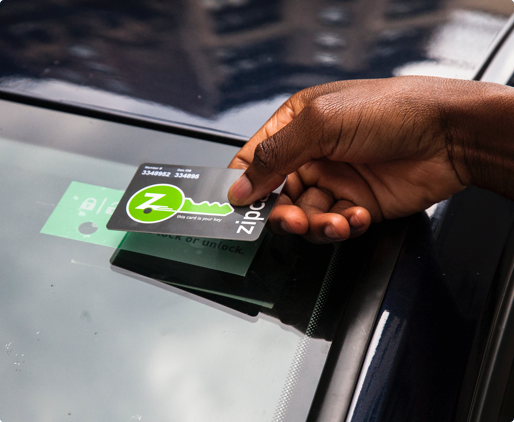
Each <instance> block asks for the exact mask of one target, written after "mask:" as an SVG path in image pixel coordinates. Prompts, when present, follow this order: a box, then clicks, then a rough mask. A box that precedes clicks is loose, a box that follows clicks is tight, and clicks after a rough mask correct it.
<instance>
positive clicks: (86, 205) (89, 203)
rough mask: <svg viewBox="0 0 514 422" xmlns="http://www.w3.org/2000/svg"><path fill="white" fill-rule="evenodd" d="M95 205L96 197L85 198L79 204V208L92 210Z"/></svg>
mask: <svg viewBox="0 0 514 422" xmlns="http://www.w3.org/2000/svg"><path fill="white" fill-rule="evenodd" d="M95 207H96V199H95V198H87V199H86V200H85V201H84V202H82V205H81V206H80V209H81V210H86V211H93V209H94V208H95Z"/></svg>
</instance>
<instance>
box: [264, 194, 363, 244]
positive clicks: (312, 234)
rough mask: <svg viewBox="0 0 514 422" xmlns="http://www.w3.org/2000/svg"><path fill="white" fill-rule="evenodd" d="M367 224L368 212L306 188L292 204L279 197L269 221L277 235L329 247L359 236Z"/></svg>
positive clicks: (284, 196) (286, 198) (286, 199)
mask: <svg viewBox="0 0 514 422" xmlns="http://www.w3.org/2000/svg"><path fill="white" fill-rule="evenodd" d="M370 224H371V217H370V215H369V212H368V211H367V210H366V209H365V208H362V207H356V206H355V205H354V204H353V203H351V202H350V201H346V200H340V201H335V200H334V199H333V197H331V196H330V195H329V194H327V193H325V192H323V191H321V190H319V189H316V188H310V189H308V190H307V191H305V192H304V193H303V194H302V195H301V197H300V198H298V200H297V201H296V202H295V205H293V202H292V201H291V199H290V198H289V197H288V196H286V195H281V197H280V203H279V204H277V205H276V206H275V209H274V210H273V213H272V214H271V216H270V218H269V226H270V229H271V231H273V232H274V233H277V234H286V233H293V234H301V235H304V237H305V238H306V239H307V240H309V241H311V242H314V243H331V242H335V241H341V240H346V239H348V238H352V237H356V236H360V235H361V234H363V233H364V232H365V231H366V230H367V229H368V228H369V226H370Z"/></svg>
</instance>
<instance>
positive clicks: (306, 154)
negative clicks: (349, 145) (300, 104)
mask: <svg viewBox="0 0 514 422" xmlns="http://www.w3.org/2000/svg"><path fill="white" fill-rule="evenodd" d="M312 113H316V115H317V116H318V118H317V119H316V118H313V117H312ZM326 117H327V116H325V115H324V114H323V113H321V112H313V111H311V106H310V105H309V106H308V107H305V108H304V109H303V111H302V112H301V113H300V114H299V115H298V116H297V117H296V118H295V119H294V120H293V121H292V122H291V123H289V124H288V125H287V126H285V127H284V128H282V129H281V130H280V131H278V132H277V133H276V134H274V135H272V136H271V137H269V138H268V139H266V140H264V141H263V142H261V143H260V144H258V145H257V147H256V148H255V151H254V156H253V160H252V162H251V163H250V165H249V167H248V168H247V169H246V172H245V173H244V174H243V175H242V176H241V177H240V178H239V179H238V180H237V181H236V182H235V183H234V184H233V185H232V187H231V188H230V190H229V192H228V198H229V200H230V202H231V203H232V204H234V205H247V204H250V203H252V202H255V201H256V200H257V199H259V198H262V197H263V196H265V195H267V194H268V193H269V192H271V191H273V190H274V189H276V188H277V187H278V186H280V185H281V184H282V183H283V181H284V179H285V178H286V176H287V175H288V174H289V173H292V172H294V171H296V170H297V169H298V168H300V167H301V166H302V165H304V164H305V163H307V162H309V161H311V160H314V159H317V158H321V157H323V156H324V155H326V152H327V150H330V143H332V142H337V137H336V138H334V137H330V136H328V137H327V138H323V139H320V134H319V133H316V134H315V133H314V132H319V131H320V130H321V128H322V126H323V125H324V124H325V121H326ZM313 139H315V140H316V142H311V140H313Z"/></svg>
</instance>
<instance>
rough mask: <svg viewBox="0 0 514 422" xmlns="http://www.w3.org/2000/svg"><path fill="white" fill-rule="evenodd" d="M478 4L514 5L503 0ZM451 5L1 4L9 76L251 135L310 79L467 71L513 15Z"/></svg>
mask: <svg viewBox="0 0 514 422" xmlns="http://www.w3.org/2000/svg"><path fill="white" fill-rule="evenodd" d="M466 3H467V2H466V1H464V2H463V3H462V4H459V5H460V7H462V8H466V7H468V6H466ZM469 7H472V5H470V6H469ZM481 8H482V9H483V10H485V11H489V12H490V13H491V14H494V15H497V16H501V15H502V14H503V15H504V16H505V15H508V14H510V13H511V12H512V5H511V4H510V3H508V2H504V1H502V0H491V1H488V2H485V3H484V4H481ZM452 10H454V9H452V7H451V5H449V4H448V2H447V1H444V0H416V1H411V0H409V1H406V0H394V1H391V0H379V1H378V2H377V5H376V7H375V8H374V13H373V14H370V13H369V8H368V7H367V6H366V5H365V4H364V3H362V2H344V4H338V5H334V4H333V2H330V1H328V0H321V1H312V0H297V1H295V3H294V7H292V6H291V5H290V4H289V3H287V2H285V1H282V0H281V1H275V0H274V1H271V0H265V1H263V0H237V1H236V0H205V1H201V2H199V1H183V2H179V3H177V2H161V1H158V0H150V1H146V2H139V3H130V2H129V3H127V2H122V1H111V2H110V3H109V7H108V8H107V9H106V8H105V4H104V3H103V2H97V1H84V0H81V1H78V2H77V1H74V2H71V1H69V0H64V1H60V2H57V3H56V2H53V1H50V0H44V1H35V0H28V1H25V2H24V3H23V7H22V6H20V5H18V4H17V3H14V2H12V3H11V4H8V3H7V4H6V3H5V2H4V3H3V4H2V14H1V15H0V36H1V39H2V40H3V42H2V44H1V45H0V55H1V56H2V60H1V61H0V80H1V81H2V86H3V87H4V88H7V87H9V88H13V89H15V90H17V91H25V92H30V93H37V92H40V93H41V92H44V96H45V97H47V98H53V99H59V100H66V101H72V102H75V103H83V104H90V105H94V106H98V107H108V108H114V109H118V110H122V111H125V112H130V113H136V114H138V113H139V114H142V115H145V116H151V117H153V118H163V119H166V120H171V121H179V122H181V123H187V124H196V125H202V126H206V127H210V128H214V129H219V130H224V131H228V132H232V133H239V134H242V135H244V136H250V135H252V134H253V133H254V132H255V131H256V130H257V129H258V128H259V127H260V126H261V125H262V124H263V123H264V121H265V120H266V119H267V117H269V116H270V115H271V113H272V112H273V111H274V109H275V108H276V107H278V106H279V105H280V103H281V102H282V101H283V99H284V98H287V97H288V96H289V95H291V94H292V93H294V92H297V91H299V90H301V89H303V88H305V87H308V86H312V85H317V84H320V83H325V82H331V81H335V80H342V79H355V78H371V77H380V78H383V77H389V76H392V75H393V74H408V73H409V72H411V71H412V72H419V71H420V67H419V66H420V63H423V64H424V65H425V67H426V68H427V69H429V70H431V72H432V73H433V72H435V70H434V66H436V67H437V66H439V67H438V69H439V73H438V74H439V75H440V76H452V75H453V73H451V72H454V71H455V70H456V69H457V70H459V69H460V70H461V71H464V72H468V73H469V72H470V69H473V68H474V66H476V65H477V64H478V63H479V62H480V61H481V60H482V54H485V50H484V49H483V48H482V47H483V45H485V46H487V45H488V44H489V43H490V42H491V41H492V39H493V37H494V35H495V34H496V33H497V31H499V30H500V28H501V25H502V24H503V22H504V19H503V18H501V19H500V18H494V17H492V16H491V14H487V13H484V12H476V11H472V12H466V13H467V14H466V13H464V15H465V16H464V17H463V16H462V13H461V12H459V13H458V14H451V13H452ZM472 23H473V25H471V24H472ZM448 33H451V34H452V35H451V36H449V37H448V36H445V34H448ZM441 51H446V53H444V54H440V52H441ZM455 58H457V59H455ZM449 61H450V62H449ZM408 66H416V67H415V68H410V67H408ZM409 69H411V70H409ZM462 74H463V73H462V72H461V74H460V75H461V77H462ZM161 106H162V110H159V109H160V107H161ZM242 109H248V110H250V109H251V112H249V113H242V112H241V110H242ZM170 113H171V114H170Z"/></svg>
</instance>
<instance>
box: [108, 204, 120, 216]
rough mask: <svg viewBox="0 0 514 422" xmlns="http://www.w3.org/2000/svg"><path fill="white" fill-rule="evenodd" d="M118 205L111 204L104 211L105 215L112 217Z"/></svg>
mask: <svg viewBox="0 0 514 422" xmlns="http://www.w3.org/2000/svg"><path fill="white" fill-rule="evenodd" d="M118 204H119V202H113V203H112V204H111V205H110V206H109V207H107V209H106V210H105V213H106V214H109V215H112V214H113V212H114V210H115V209H116V206H117V205H118Z"/></svg>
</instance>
